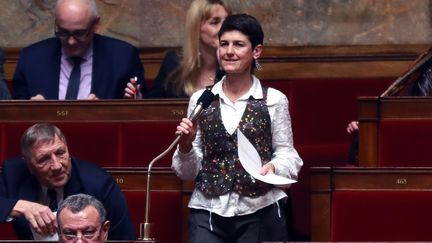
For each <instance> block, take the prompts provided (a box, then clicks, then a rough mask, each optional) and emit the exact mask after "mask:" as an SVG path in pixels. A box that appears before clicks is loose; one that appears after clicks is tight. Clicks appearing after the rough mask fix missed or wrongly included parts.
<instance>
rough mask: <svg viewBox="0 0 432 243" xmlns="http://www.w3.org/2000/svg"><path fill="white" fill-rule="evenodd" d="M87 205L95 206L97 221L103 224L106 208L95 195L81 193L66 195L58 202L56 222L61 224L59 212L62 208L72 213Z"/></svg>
mask: <svg viewBox="0 0 432 243" xmlns="http://www.w3.org/2000/svg"><path fill="white" fill-rule="evenodd" d="M88 206H93V207H94V208H96V210H97V211H98V213H99V221H100V223H101V224H103V223H104V222H105V220H106V210H105V208H104V206H103V204H102V203H101V202H100V201H99V200H97V199H96V198H95V197H93V196H90V195H87V194H83V193H80V194H75V195H71V196H68V197H67V198H66V199H65V200H63V201H62V202H61V203H60V205H59V208H58V211H57V222H58V223H59V224H61V222H60V214H61V212H62V211H63V209H65V208H67V209H69V210H70V211H71V212H72V213H74V214H77V213H79V212H81V211H82V210H84V209H85V208H86V207H88Z"/></svg>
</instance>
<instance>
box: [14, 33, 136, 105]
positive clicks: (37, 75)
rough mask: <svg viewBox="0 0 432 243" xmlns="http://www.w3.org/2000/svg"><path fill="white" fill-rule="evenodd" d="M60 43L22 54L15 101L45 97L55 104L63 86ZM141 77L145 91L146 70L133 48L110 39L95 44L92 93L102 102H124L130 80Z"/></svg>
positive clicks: (38, 46)
mask: <svg viewBox="0 0 432 243" xmlns="http://www.w3.org/2000/svg"><path fill="white" fill-rule="evenodd" d="M60 58H61V43H60V40H59V39H58V38H56V37H53V38H49V39H46V40H43V41H40V42H37V43H35V44H32V45H30V46H29V47H26V48H24V49H23V50H22V51H21V54H20V58H19V61H18V64H17V67H16V70H15V74H14V77H13V82H12V93H13V98H14V99H30V98H31V97H33V96H35V95H37V94H42V95H43V96H44V97H45V99H48V100H56V99H58V93H59V82H60ZM135 76H136V77H138V82H139V83H141V86H142V87H143V90H144V91H145V82H144V68H143V65H142V63H141V60H140V58H139V53H138V49H137V48H135V47H134V46H132V45H130V44H128V43H126V42H124V41H121V40H117V39H114V38H110V37H107V36H101V35H97V34H96V35H95V36H94V40H93V71H92V87H91V90H92V92H91V93H94V94H95V95H96V96H97V97H98V98H100V99H121V98H123V94H124V88H125V87H126V84H127V83H128V82H129V81H130V78H133V77H135Z"/></svg>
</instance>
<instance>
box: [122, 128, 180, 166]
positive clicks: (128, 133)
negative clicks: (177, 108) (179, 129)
mask: <svg viewBox="0 0 432 243" xmlns="http://www.w3.org/2000/svg"><path fill="white" fill-rule="evenodd" d="M178 123H179V121H173V122H167V121H164V122H163V121H155V122H140V123H125V124H123V125H122V133H121V137H120V140H121V141H122V142H121V143H120V150H121V151H122V153H123V158H124V161H123V165H122V166H147V165H148V164H149V162H150V161H151V160H153V159H154V158H155V157H156V156H158V155H159V154H160V153H162V152H163V151H165V149H166V148H168V146H169V145H170V144H171V143H172V142H173V141H174V139H175V134H174V133H175V129H176V126H177V125H178ZM173 151H174V149H173V150H172V151H171V152H170V154H168V155H166V156H165V157H164V158H163V159H161V160H160V161H158V162H156V164H155V167H170V166H171V158H172V153H173Z"/></svg>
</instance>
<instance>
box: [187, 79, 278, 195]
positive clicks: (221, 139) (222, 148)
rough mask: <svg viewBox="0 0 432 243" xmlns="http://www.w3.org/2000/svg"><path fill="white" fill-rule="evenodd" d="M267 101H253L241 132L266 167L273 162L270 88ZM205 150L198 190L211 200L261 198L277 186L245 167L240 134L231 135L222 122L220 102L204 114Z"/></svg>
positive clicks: (203, 134)
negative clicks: (225, 196) (232, 194)
mask: <svg viewBox="0 0 432 243" xmlns="http://www.w3.org/2000/svg"><path fill="white" fill-rule="evenodd" d="M263 94H264V95H263V97H264V98H263V99H261V100H256V99H254V98H252V97H250V98H249V100H248V104H247V106H246V110H245V112H244V114H243V117H242V118H241V120H240V123H239V125H238V128H240V130H241V131H242V133H243V134H244V135H245V136H246V137H247V138H248V140H249V141H250V142H251V143H252V144H253V146H254V147H255V149H256V150H257V151H258V153H259V155H260V157H261V161H262V163H263V164H266V163H268V162H269V161H270V160H271V157H272V154H273V149H272V136H271V120H270V115H269V112H268V108H267V105H266V101H267V88H266V87H265V88H263ZM199 125H200V129H201V131H202V133H201V134H202V135H201V139H202V146H203V162H202V170H201V171H200V173H199V174H198V176H197V179H196V182H195V186H196V188H198V189H199V190H201V191H202V192H203V193H204V194H206V195H207V196H219V195H222V194H225V193H227V192H228V191H230V190H233V191H235V192H237V193H239V194H240V195H243V196H249V197H257V196H261V195H264V194H265V193H267V192H268V191H269V190H270V189H271V188H272V187H273V186H272V185H270V184H267V183H264V182H261V181H259V180H255V179H254V178H253V177H252V176H250V175H249V174H248V173H247V172H246V171H245V170H244V168H243V167H242V165H241V163H240V160H239V158H238V145H237V130H236V131H235V132H234V133H233V134H232V135H230V134H229V133H228V132H227V131H226V129H225V126H224V124H223V122H222V117H221V112H220V104H219V99H216V100H215V101H213V102H212V103H211V105H210V106H209V107H208V108H207V109H206V110H204V111H203V113H202V114H201V119H200V123H199Z"/></svg>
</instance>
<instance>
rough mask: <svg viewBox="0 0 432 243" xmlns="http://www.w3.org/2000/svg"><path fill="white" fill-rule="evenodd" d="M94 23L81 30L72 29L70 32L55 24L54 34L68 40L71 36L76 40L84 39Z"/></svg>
mask: <svg viewBox="0 0 432 243" xmlns="http://www.w3.org/2000/svg"><path fill="white" fill-rule="evenodd" d="M93 25H94V23H92V24H91V25H90V27H89V28H87V29H83V30H74V31H72V32H70V31H68V30H65V29H63V28H60V27H58V26H57V25H55V28H54V34H55V36H56V37H57V38H59V39H61V40H68V39H69V38H70V37H73V38H74V39H75V40H77V41H85V40H86V39H87V37H88V36H89V35H90V32H91V30H92V28H93Z"/></svg>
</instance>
